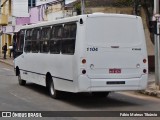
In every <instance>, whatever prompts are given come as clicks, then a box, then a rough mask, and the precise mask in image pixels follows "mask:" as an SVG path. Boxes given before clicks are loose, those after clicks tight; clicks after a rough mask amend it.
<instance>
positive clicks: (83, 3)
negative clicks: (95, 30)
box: [81, 0, 85, 15]
mask: <svg viewBox="0 0 160 120" xmlns="http://www.w3.org/2000/svg"><path fill="white" fill-rule="evenodd" d="M84 1H85V0H81V14H82V15H83V14H85V2H84Z"/></svg>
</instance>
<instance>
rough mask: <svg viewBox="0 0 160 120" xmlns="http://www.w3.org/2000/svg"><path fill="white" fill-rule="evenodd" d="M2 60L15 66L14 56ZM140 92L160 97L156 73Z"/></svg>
mask: <svg viewBox="0 0 160 120" xmlns="http://www.w3.org/2000/svg"><path fill="white" fill-rule="evenodd" d="M0 62H3V63H5V64H7V65H10V66H14V64H13V58H10V57H8V56H7V59H3V56H0ZM139 93H142V94H145V95H149V96H154V97H158V98H160V90H158V87H156V85H155V74H154V73H149V78H148V86H147V89H146V90H141V91H139Z"/></svg>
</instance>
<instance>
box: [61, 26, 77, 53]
mask: <svg viewBox="0 0 160 120" xmlns="http://www.w3.org/2000/svg"><path fill="white" fill-rule="evenodd" d="M76 29H77V26H76V23H72V24H65V25H64V29H63V38H62V54H74V51H75V41H76Z"/></svg>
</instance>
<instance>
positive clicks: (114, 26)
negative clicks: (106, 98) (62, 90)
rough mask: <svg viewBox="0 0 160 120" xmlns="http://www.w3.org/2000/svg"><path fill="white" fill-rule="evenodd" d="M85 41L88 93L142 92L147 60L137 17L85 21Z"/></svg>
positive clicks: (108, 17) (101, 18)
mask: <svg viewBox="0 0 160 120" xmlns="http://www.w3.org/2000/svg"><path fill="white" fill-rule="evenodd" d="M97 31H99V32H97ZM85 41H86V45H87V47H86V61H87V62H86V68H85V69H86V76H87V77H88V79H90V91H106V90H107V91H110V90H111V91H114V90H127V89H128V90H139V89H145V87H146V86H147V78H148V74H147V73H144V72H143V71H144V69H145V70H146V71H147V72H148V62H146V63H143V60H144V59H145V60H146V61H148V59H147V52H146V43H145V38H144V31H143V27H142V20H141V18H140V17H133V18H130V17H127V16H121V17H119V16H107V17H104V16H103V17H97V18H96V17H89V18H87V20H86V39H85ZM80 79H81V77H80ZM81 80H82V79H81ZM81 80H79V81H81ZM82 81H84V80H82ZM87 83H88V82H87ZM107 83H108V84H107ZM81 84H83V83H81ZM84 84H85V83H84ZM81 87H82V86H81ZM81 87H80V88H81ZM112 87H113V89H112ZM115 87H117V88H115Z"/></svg>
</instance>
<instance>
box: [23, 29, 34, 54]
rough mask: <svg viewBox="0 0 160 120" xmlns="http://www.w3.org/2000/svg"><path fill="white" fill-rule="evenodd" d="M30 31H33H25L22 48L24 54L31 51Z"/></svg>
mask: <svg viewBox="0 0 160 120" xmlns="http://www.w3.org/2000/svg"><path fill="white" fill-rule="evenodd" d="M32 31H33V29H28V30H26V36H25V47H24V51H25V52H30V51H31V40H32V39H31V38H32Z"/></svg>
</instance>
